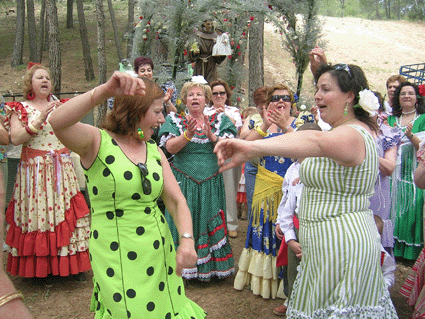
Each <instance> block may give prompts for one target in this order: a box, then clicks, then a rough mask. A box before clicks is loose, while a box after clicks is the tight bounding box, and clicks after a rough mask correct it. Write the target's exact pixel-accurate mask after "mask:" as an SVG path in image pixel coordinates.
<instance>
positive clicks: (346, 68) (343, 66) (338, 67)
mask: <svg viewBox="0 0 425 319" xmlns="http://www.w3.org/2000/svg"><path fill="white" fill-rule="evenodd" d="M333 68H334V70H335V71H345V72H347V73H348V76H349V78H350V79H351V78H353V76H352V75H351V70H350V67H349V66H348V64H345V63H339V64H335V65H334V66H333Z"/></svg>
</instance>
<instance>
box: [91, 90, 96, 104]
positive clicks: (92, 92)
mask: <svg viewBox="0 0 425 319" xmlns="http://www.w3.org/2000/svg"><path fill="white" fill-rule="evenodd" d="M96 89H97V86H96V87H95V88H94V89H93V90H91V93H90V102H91V105H94V102H93V95H94V91H96Z"/></svg>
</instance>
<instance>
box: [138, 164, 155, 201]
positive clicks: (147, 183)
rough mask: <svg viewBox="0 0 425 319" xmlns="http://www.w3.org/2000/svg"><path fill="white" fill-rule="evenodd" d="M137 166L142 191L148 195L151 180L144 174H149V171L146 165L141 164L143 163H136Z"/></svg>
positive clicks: (150, 189) (150, 190) (150, 188)
mask: <svg viewBox="0 0 425 319" xmlns="http://www.w3.org/2000/svg"><path fill="white" fill-rule="evenodd" d="M137 166H139V169H140V176H141V177H142V188H143V193H144V194H145V195H149V194H150V193H151V192H152V185H151V181H150V180H148V179H147V178H146V176H148V174H149V171H148V169H147V167H146V165H145V164H143V163H138V164H137Z"/></svg>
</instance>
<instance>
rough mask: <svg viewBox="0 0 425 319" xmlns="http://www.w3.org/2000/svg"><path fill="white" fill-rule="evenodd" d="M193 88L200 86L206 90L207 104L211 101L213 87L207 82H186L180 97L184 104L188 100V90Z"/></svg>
mask: <svg viewBox="0 0 425 319" xmlns="http://www.w3.org/2000/svg"><path fill="white" fill-rule="evenodd" d="M193 88H200V89H202V90H204V95H205V104H208V103H210V101H211V97H212V91H211V88H210V87H209V86H208V85H206V84H201V83H196V82H186V83H185V84H184V85H183V87H182V90H181V91H180V98H181V100H182V102H183V103H184V104H186V102H187V92H188V91H189V90H191V89H193Z"/></svg>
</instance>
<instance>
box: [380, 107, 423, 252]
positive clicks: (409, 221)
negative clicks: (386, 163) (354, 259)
mask: <svg viewBox="0 0 425 319" xmlns="http://www.w3.org/2000/svg"><path fill="white" fill-rule="evenodd" d="M413 121H414V124H413V128H412V133H413V134H415V135H416V136H417V137H418V138H420V139H421V140H423V139H424V138H425V114H422V115H417V116H416V117H415V118H414V120H413ZM388 124H389V126H391V127H392V126H395V125H397V126H398V127H400V128H401V129H402V130H403V132H404V131H405V130H406V127H407V126H401V123H400V118H398V117H396V116H394V115H393V116H389V117H388ZM417 164H418V161H417V158H416V150H415V148H414V147H413V145H412V143H411V142H410V141H409V139H408V138H407V137H406V136H403V138H402V140H401V143H400V146H399V150H398V155H397V163H396V168H395V170H394V173H393V175H392V176H391V218H392V219H393V222H394V256H396V257H403V258H406V259H416V258H417V257H418V256H419V253H420V252H421V250H422V248H423V245H424V237H423V209H424V191H423V190H422V189H419V188H417V187H416V186H415V183H414V181H413V173H414V171H415V169H416V166H417Z"/></svg>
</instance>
